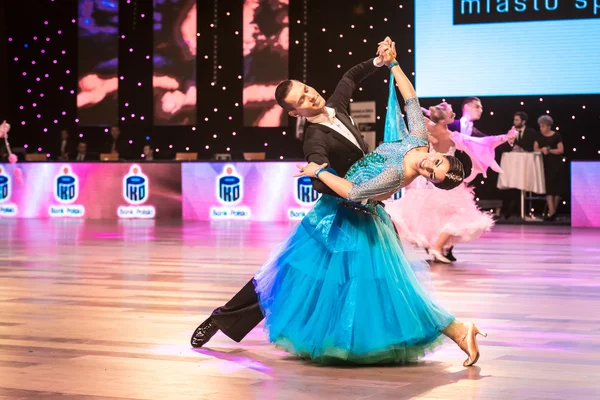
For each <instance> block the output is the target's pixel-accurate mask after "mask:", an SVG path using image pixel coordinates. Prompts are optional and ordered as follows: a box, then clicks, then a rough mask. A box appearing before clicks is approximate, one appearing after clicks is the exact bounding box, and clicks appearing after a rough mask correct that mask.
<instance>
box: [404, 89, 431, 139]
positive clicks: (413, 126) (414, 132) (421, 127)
mask: <svg viewBox="0 0 600 400" xmlns="http://www.w3.org/2000/svg"><path fill="white" fill-rule="evenodd" d="M406 119H407V120H408V131H409V133H410V135H411V136H416V137H419V138H421V139H425V140H427V141H428V143H429V134H428V133H427V127H426V126H425V118H424V117H423V111H422V110H421V105H420V104H419V99H418V98H416V97H410V98H408V99H406Z"/></svg>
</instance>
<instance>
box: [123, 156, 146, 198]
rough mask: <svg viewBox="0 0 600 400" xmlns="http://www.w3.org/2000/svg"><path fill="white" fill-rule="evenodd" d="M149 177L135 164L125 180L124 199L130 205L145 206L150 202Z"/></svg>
mask: <svg viewBox="0 0 600 400" xmlns="http://www.w3.org/2000/svg"><path fill="white" fill-rule="evenodd" d="M148 194H149V191H148V177H147V176H146V175H144V173H143V172H142V169H141V168H140V166H139V165H137V164H133V165H132V166H131V167H130V168H129V173H128V174H127V175H125V177H124V178H123V197H124V198H125V201H127V202H128V203H129V204H133V205H138V204H143V203H145V202H146V200H148Z"/></svg>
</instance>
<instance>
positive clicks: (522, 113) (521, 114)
mask: <svg viewBox="0 0 600 400" xmlns="http://www.w3.org/2000/svg"><path fill="white" fill-rule="evenodd" d="M515 117H519V118H521V121H523V122H527V120H528V119H529V115H527V113H526V112H525V111H517V112H516V113H515Z"/></svg>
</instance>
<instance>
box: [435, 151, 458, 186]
mask: <svg viewBox="0 0 600 400" xmlns="http://www.w3.org/2000/svg"><path fill="white" fill-rule="evenodd" d="M444 157H446V159H447V160H448V163H449V164H450V167H449V168H448V172H446V176H445V177H444V180H443V181H441V182H437V183H434V185H435V187H437V188H438V189H443V190H450V189H454V188H455V187H457V186H458V185H460V184H461V183H462V182H463V180H464V179H465V170H464V168H463V165H462V163H461V162H460V160H459V159H458V158H456V157H454V156H444Z"/></svg>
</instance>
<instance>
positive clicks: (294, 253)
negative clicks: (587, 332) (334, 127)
mask: <svg viewBox="0 0 600 400" xmlns="http://www.w3.org/2000/svg"><path fill="white" fill-rule="evenodd" d="M428 277H429V270H428V267H427V264H426V263H424V262H422V261H418V262H409V261H408V259H407V258H406V256H405V254H404V251H403V249H402V245H401V243H400V241H399V239H398V237H397V234H396V232H395V230H394V226H393V224H392V222H391V220H390V218H389V216H388V214H387V213H386V212H385V211H384V209H383V207H381V206H380V205H377V204H368V205H367V206H360V207H356V206H354V207H353V206H352V204H350V203H348V202H346V201H344V200H342V199H340V198H336V197H332V196H326V195H324V196H323V197H322V198H321V199H320V200H319V201H318V203H317V204H316V206H315V207H314V208H313V210H311V212H310V213H309V214H308V215H307V216H306V217H305V218H304V219H303V220H302V222H301V223H300V224H298V226H297V227H296V228H295V229H294V230H293V231H292V232H291V233H290V235H289V236H288V238H287V239H286V240H285V241H284V242H283V243H282V244H281V245H279V246H278V247H277V248H276V249H274V250H273V252H272V254H271V257H270V259H269V261H268V262H267V263H266V264H265V265H263V267H262V268H261V269H260V271H259V272H258V274H257V275H256V276H255V286H256V292H257V294H258V297H259V302H260V306H261V308H262V310H263V313H264V315H265V319H266V323H265V330H266V332H267V334H268V337H269V340H270V341H271V342H273V343H275V344H276V345H278V346H280V347H283V348H284V349H286V350H287V351H289V352H291V353H294V354H297V355H299V356H301V357H304V358H307V359H312V360H315V361H317V362H319V363H323V364H330V363H340V362H342V363H344V362H345V363H356V364H375V363H394V362H396V363H402V362H407V361H413V360H415V359H416V358H418V357H419V356H422V355H423V354H424V353H425V352H426V350H429V349H432V348H433V346H434V344H436V342H438V340H439V338H440V334H441V331H442V330H443V329H444V328H445V327H446V326H448V325H449V324H450V323H451V322H452V321H453V320H454V316H452V315H451V314H450V313H448V312H447V311H446V310H444V309H443V308H442V307H440V306H439V305H437V304H436V303H435V302H434V300H433V298H432V296H431V292H430V291H429V290H426V289H425V288H426V287H428V285H427V284H426V282H427V280H428Z"/></svg>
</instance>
